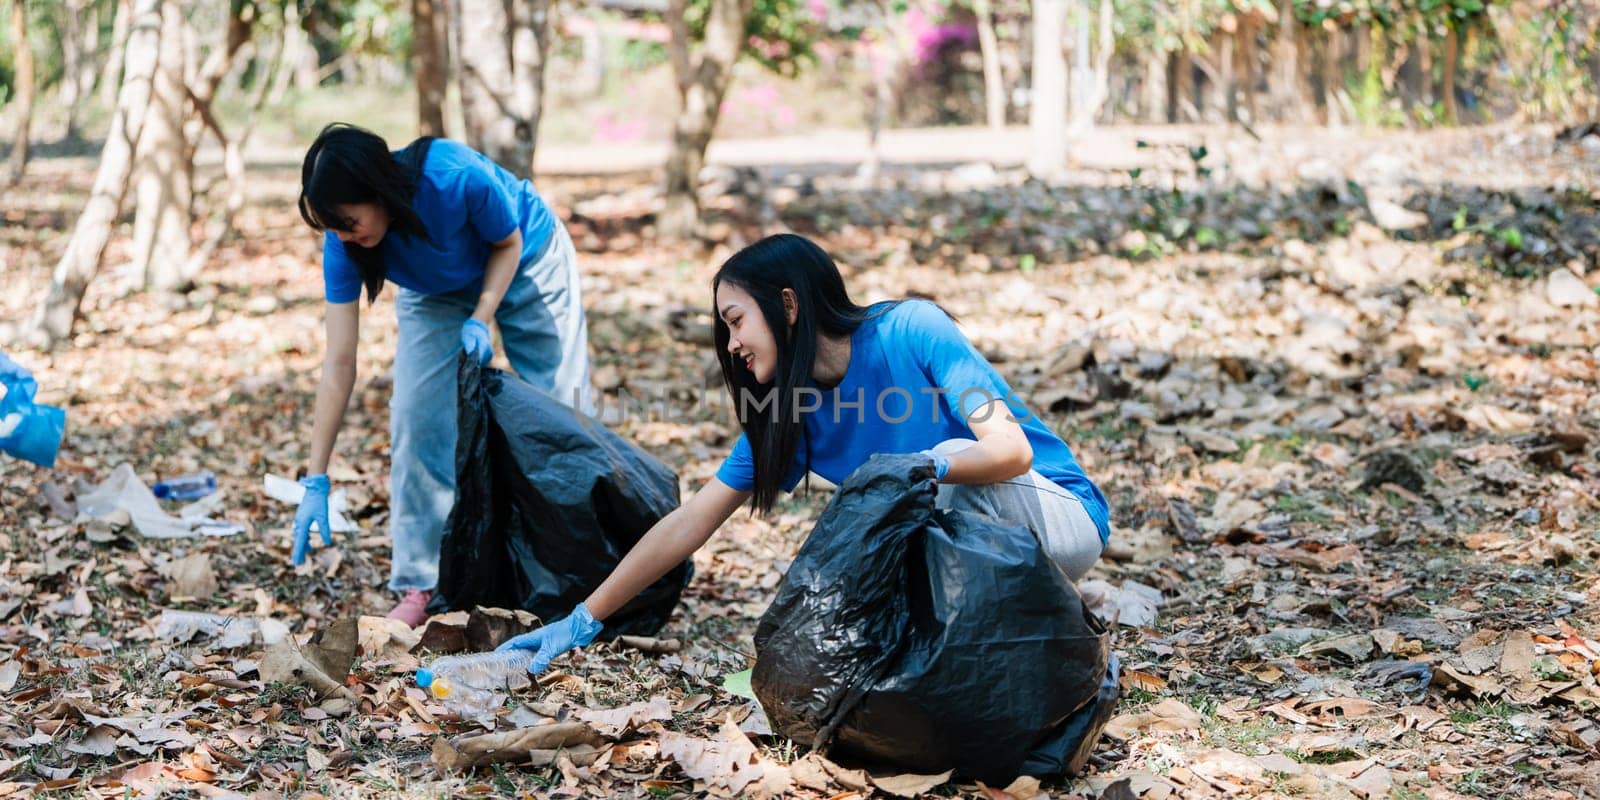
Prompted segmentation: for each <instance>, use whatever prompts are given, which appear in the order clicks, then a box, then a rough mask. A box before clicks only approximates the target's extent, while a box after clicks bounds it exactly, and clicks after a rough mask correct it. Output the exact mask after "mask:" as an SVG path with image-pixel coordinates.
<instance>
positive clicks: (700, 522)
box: [583, 478, 750, 620]
mask: <svg viewBox="0 0 1600 800" xmlns="http://www.w3.org/2000/svg"><path fill="white" fill-rule="evenodd" d="M749 497H750V493H749V492H741V491H738V490H735V489H733V488H731V487H729V486H728V485H727V484H725V483H723V482H722V481H720V480H718V479H716V478H712V479H711V480H709V481H707V482H706V485H705V486H702V487H701V488H700V491H699V492H697V493H696V494H695V496H694V497H692V498H690V499H689V502H687V503H684V504H683V505H681V506H679V507H678V508H676V509H674V510H673V511H672V513H670V514H668V515H666V516H665V517H662V518H661V521H659V522H657V523H656V524H655V525H653V526H651V527H650V530H649V531H648V532H647V533H645V535H644V536H643V537H641V538H640V539H639V542H638V544H635V545H634V546H633V549H632V550H629V551H628V555H627V556H626V557H624V558H623V559H622V563H620V564H618V565H617V568H616V569H614V570H612V571H611V575H610V577H608V578H606V579H605V582H604V583H601V584H600V588H598V589H595V590H594V593H593V594H590V595H589V597H588V599H586V600H584V601H583V605H584V607H586V608H588V609H589V613H590V614H591V615H593V616H594V618H595V619H597V620H604V619H605V618H606V617H609V616H611V615H612V614H614V613H616V611H617V609H619V608H622V607H623V606H624V605H627V603H628V601H629V600H632V599H633V598H634V596H635V595H637V594H639V593H640V592H642V591H644V589H645V587H646V586H649V585H650V584H652V583H655V582H656V581H657V580H659V579H660V578H661V576H662V575H665V574H667V573H668V572H670V571H672V568H673V567H676V566H678V564H680V563H682V562H683V560H684V559H686V558H688V557H689V556H691V555H693V554H694V551H696V550H698V549H700V546H701V545H703V544H705V543H706V540H707V539H710V538H711V534H712V533H714V532H716V530H717V526H719V525H721V524H722V523H724V522H726V521H727V520H728V517H730V516H732V515H733V512H734V511H735V510H737V509H738V508H739V506H740V505H741V504H743V503H744V501H745V500H747V499H749Z"/></svg>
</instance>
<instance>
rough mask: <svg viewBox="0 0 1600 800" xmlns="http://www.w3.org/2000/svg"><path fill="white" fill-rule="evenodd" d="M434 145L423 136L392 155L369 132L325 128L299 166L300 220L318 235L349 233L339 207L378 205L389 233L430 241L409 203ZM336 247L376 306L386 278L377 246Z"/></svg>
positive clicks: (346, 127) (341, 124)
mask: <svg viewBox="0 0 1600 800" xmlns="http://www.w3.org/2000/svg"><path fill="white" fill-rule="evenodd" d="M432 143H433V137H432V136H424V137H422V138H420V139H418V140H416V141H414V142H412V143H411V144H409V145H407V146H406V148H405V149H404V150H401V151H400V152H398V153H391V152H389V145H388V143H387V142H385V141H384V140H383V137H382V136H379V135H378V134H376V133H373V132H372V131H369V130H366V129H365V128H358V127H356V126H354V125H350V124H348V123H344V122H335V123H333V124H331V125H328V126H327V127H326V128H323V129H322V132H321V133H319V134H317V139H316V141H314V142H312V143H311V148H310V149H309V150H306V160H305V161H304V162H303V163H302V164H301V165H300V217H301V219H304V220H305V221H306V224H307V225H310V226H311V227H313V228H315V229H317V230H319V231H325V230H327V229H329V228H332V229H334V230H339V231H347V230H349V229H350V220H349V219H347V218H346V217H345V216H344V215H342V214H340V213H339V210H338V208H337V207H338V206H341V205H345V204H348V203H377V204H378V205H381V206H383V209H384V211H387V212H388V213H389V232H390V233H396V232H398V233H401V234H404V235H406V236H414V237H417V238H419V239H422V240H425V241H426V240H428V229H427V226H425V225H423V224H422V218H421V217H418V216H417V212H416V209H413V208H412V207H411V199H412V198H413V197H414V196H416V193H417V186H418V185H419V184H420V182H421V181H422V164H423V161H424V160H425V159H426V158H427V157H428V147H429V146H430V145H431V144H432ZM340 244H341V245H343V246H344V252H345V255H348V256H349V257H350V260H351V261H353V262H355V265H356V272H357V274H359V275H360V276H361V283H362V284H363V285H365V286H366V287H367V302H368V303H372V302H374V301H376V300H377V299H378V292H379V291H380V290H382V289H383V281H384V278H385V277H386V276H387V274H388V271H387V269H386V267H385V265H384V263H383V253H382V252H380V251H379V249H378V247H376V246H374V247H362V246H361V245H358V244H355V243H354V242H340ZM380 244H381V242H380Z"/></svg>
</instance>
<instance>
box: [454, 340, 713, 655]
mask: <svg viewBox="0 0 1600 800" xmlns="http://www.w3.org/2000/svg"><path fill="white" fill-rule="evenodd" d="M458 384H459V390H460V394H459V396H458V407H457V440H456V503H455V507H454V508H453V509H452V510H451V512H450V517H449V519H448V520H447V521H446V523H445V536H444V542H443V543H442V544H441V545H440V548H439V585H438V588H437V589H436V590H435V592H434V596H433V600H432V601H431V602H430V603H429V604H428V611H429V612H431V613H441V612H444V611H450V610H456V609H470V608H472V607H473V606H486V607H491V608H522V609H526V610H528V611H531V612H533V613H534V614H536V615H538V616H539V618H540V619H541V620H544V621H545V622H549V621H551V620H554V619H557V618H559V617H561V616H562V615H564V614H566V613H567V612H569V611H571V610H572V609H573V607H574V606H576V605H577V604H578V603H581V602H583V600H584V598H586V597H588V596H589V593H590V592H593V591H594V589H595V587H598V586H599V585H600V583H601V581H603V580H605V578H606V576H607V575H610V574H611V570H612V569H614V568H615V567H616V566H617V564H618V563H619V562H620V561H621V560H622V557H623V556H624V555H626V554H627V552H628V550H629V549H630V548H632V547H633V545H634V543H635V542H637V541H639V538H640V537H641V536H643V535H644V534H645V532H646V531H648V530H649V529H650V526H652V525H654V524H655V523H656V522H657V521H658V520H660V519H661V518H662V517H664V516H666V515H667V514H668V513H670V512H671V511H672V510H673V509H674V508H677V507H678V476H677V474H676V473H674V472H673V471H672V470H671V469H669V468H668V467H667V466H666V465H665V464H662V463H661V462H660V461H658V460H656V459H655V458H654V457H652V456H651V455H650V454H648V453H646V452H644V451H643V450H641V449H639V448H638V447H636V446H634V445H633V444H631V443H629V442H627V441H626V440H624V439H623V438H622V437H620V436H617V435H616V434H615V433H612V432H611V431H610V430H608V429H607V428H606V427H605V426H604V425H601V424H600V423H599V422H596V421H594V420H592V419H589V418H588V417H585V416H583V415H582V414H579V413H578V412H576V411H573V410H572V409H571V408H568V407H567V406H566V405H564V404H562V403H561V402H560V401H558V400H556V399H555V398H554V397H552V396H550V395H549V394H546V393H544V392H542V391H540V390H538V389H536V388H534V387H533V386H530V385H528V384H527V383H526V382H524V381H522V380H521V379H520V378H518V377H516V376H515V375H511V374H509V373H505V372H501V371H500V370H496V369H490V368H488V367H481V366H479V365H478V364H477V363H475V362H474V361H473V360H472V359H468V358H463V359H461V366H460V369H459V373H458ZM691 570H692V567H691V566H690V563H689V562H687V561H685V562H684V563H682V564H680V565H678V566H677V567H676V568H675V569H673V570H672V571H671V572H669V573H667V574H666V576H664V577H662V578H661V579H660V580H658V581H656V582H655V583H653V584H651V585H650V586H649V587H648V588H646V589H645V590H644V591H643V592H640V593H639V595H638V596H637V597H635V598H634V599H633V600H631V601H630V602H629V603H628V604H627V605H625V606H623V607H622V609H621V610H619V611H617V612H616V613H615V614H613V615H612V616H610V617H608V618H606V625H605V628H604V629H603V631H602V632H601V636H602V637H604V638H611V637H615V636H620V635H623V634H638V635H649V634H652V633H655V632H656V631H657V630H659V629H660V628H661V626H662V625H664V624H666V621H667V618H668V617H670V616H671V615H672V609H673V607H674V606H676V605H677V603H678V595H679V594H680V593H681V592H682V591H683V587H684V585H685V584H687V583H688V582H689V576H690V574H691Z"/></svg>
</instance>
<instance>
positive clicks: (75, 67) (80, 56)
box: [59, 0, 95, 141]
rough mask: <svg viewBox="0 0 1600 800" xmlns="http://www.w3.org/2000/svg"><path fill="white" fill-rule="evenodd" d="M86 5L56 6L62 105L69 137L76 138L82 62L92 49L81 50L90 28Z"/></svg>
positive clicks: (70, 1)
mask: <svg viewBox="0 0 1600 800" xmlns="http://www.w3.org/2000/svg"><path fill="white" fill-rule="evenodd" d="M87 12H88V9H87V8H85V6H84V2H83V0H65V1H64V2H63V3H62V4H61V6H60V8H59V14H60V16H59V22H60V29H61V36H60V39H59V40H60V42H61V93H60V102H61V107H62V109H63V110H64V111H66V113H67V130H66V134H65V137H64V138H66V139H67V140H68V141H76V140H77V139H78V112H79V111H80V108H79V106H80V105H81V104H82V103H81V101H82V100H83V96H84V94H85V93H86V92H87V88H88V87H87V86H86V85H85V84H84V83H83V63H84V62H85V61H88V60H90V55H92V54H93V52H94V51H93V50H89V51H85V50H84V47H83V45H84V41H83V37H84V33H83V31H84V28H89V29H93V28H94V26H95V25H94V22H95V21H94V19H93V18H92V17H90V18H88V19H85V17H86V16H88V14H87Z"/></svg>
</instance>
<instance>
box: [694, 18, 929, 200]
mask: <svg viewBox="0 0 1600 800" xmlns="http://www.w3.org/2000/svg"><path fill="white" fill-rule="evenodd" d="M873 8H874V9H875V10H876V15H877V16H876V19H877V23H876V24H877V26H878V32H879V35H878V36H876V37H874V38H873V39H872V40H871V41H870V42H868V44H867V63H868V68H869V69H871V70H872V108H871V110H870V111H869V112H868V115H867V157H866V159H865V160H864V161H862V162H861V164H860V165H858V166H857V167H856V179H857V180H858V181H859V182H860V183H861V184H862V185H863V186H871V185H872V182H873V181H874V180H876V179H877V177H878V167H879V165H880V164H881V163H882V160H883V158H882V156H883V154H882V152H881V148H880V147H879V145H880V143H881V141H882V136H883V131H884V129H885V128H887V127H888V126H889V112H890V109H892V108H894V76H895V75H897V74H898V73H899V65H900V46H899V43H898V42H897V40H896V35H895V32H894V30H893V27H892V26H893V24H894V23H893V20H892V17H891V14H890V11H891V9H890V8H889V3H888V2H886V0H878V2H876V3H874V4H873ZM685 35H687V33H685ZM676 36H677V34H676V33H674V38H676Z"/></svg>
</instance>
